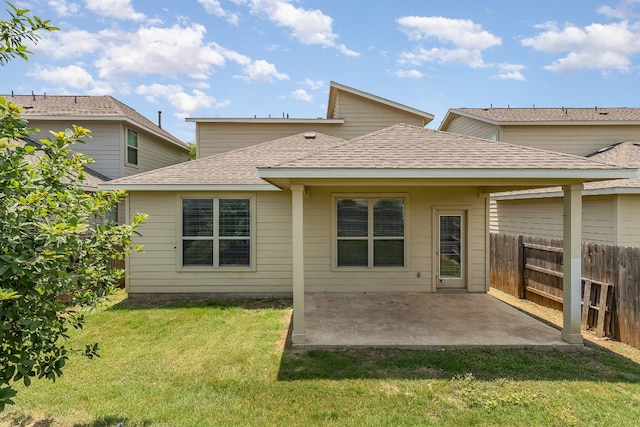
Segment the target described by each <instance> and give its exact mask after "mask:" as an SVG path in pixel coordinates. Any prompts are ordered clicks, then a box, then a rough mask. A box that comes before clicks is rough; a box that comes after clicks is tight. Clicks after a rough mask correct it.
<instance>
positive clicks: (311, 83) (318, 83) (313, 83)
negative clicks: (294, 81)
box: [299, 79, 324, 90]
mask: <svg viewBox="0 0 640 427" xmlns="http://www.w3.org/2000/svg"><path fill="white" fill-rule="evenodd" d="M299 84H301V85H303V86H306V87H308V88H309V89H311V90H318V89H322V88H323V87H324V82H323V81H322V80H311V79H304V80H303V81H301V82H300V83H299Z"/></svg>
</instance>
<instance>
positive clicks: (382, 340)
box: [304, 292, 582, 349]
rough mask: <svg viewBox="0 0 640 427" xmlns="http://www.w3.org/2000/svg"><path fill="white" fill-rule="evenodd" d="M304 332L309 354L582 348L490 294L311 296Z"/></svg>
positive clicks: (328, 294) (313, 294) (344, 294)
mask: <svg viewBox="0 0 640 427" xmlns="http://www.w3.org/2000/svg"><path fill="white" fill-rule="evenodd" d="M305 327H306V343H305V344H304V347H305V348H313V347H321V348H331V347H402V348H429V347H433V348H442V347H536V348H545V349H547V348H563V349H572V348H573V349H576V348H581V347H582V346H581V345H572V344H568V343H566V342H564V341H562V340H561V338H560V331H559V330H557V329H555V328H553V327H551V326H549V325H547V324H545V323H542V322H540V321H539V320H536V319H534V318H533V317H530V316H528V315H527V314H525V313H522V312H521V311H519V310H517V309H515V308H513V307H511V306H510V305H508V304H506V303H504V302H502V301H500V300H498V299H497V298H495V297H493V296H491V295H488V294H468V293H418V292H411V293H309V294H307V295H306V296H305Z"/></svg>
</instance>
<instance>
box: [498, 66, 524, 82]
mask: <svg viewBox="0 0 640 427" xmlns="http://www.w3.org/2000/svg"><path fill="white" fill-rule="evenodd" d="M525 68H526V67H525V66H524V65H520V64H498V69H499V71H498V73H497V74H495V75H494V76H493V78H494V79H498V80H517V81H525V80H527V79H526V78H525V76H524V74H522V70H524V69H525Z"/></svg>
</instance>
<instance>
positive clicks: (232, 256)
mask: <svg viewBox="0 0 640 427" xmlns="http://www.w3.org/2000/svg"><path fill="white" fill-rule="evenodd" d="M250 254H251V245H250V240H248V239H247V240H220V265H221V266H223V265H242V266H249V265H251V264H250V261H251V259H250V257H251V255H250Z"/></svg>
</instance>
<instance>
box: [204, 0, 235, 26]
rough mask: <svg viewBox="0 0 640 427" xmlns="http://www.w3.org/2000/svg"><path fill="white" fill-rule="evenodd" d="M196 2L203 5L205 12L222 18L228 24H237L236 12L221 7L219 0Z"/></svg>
mask: <svg viewBox="0 0 640 427" xmlns="http://www.w3.org/2000/svg"><path fill="white" fill-rule="evenodd" d="M198 2H199V3H200V4H201V5H202V6H203V7H204V10H206V11H207V13H210V14H212V15H214V16H217V17H219V18H224V19H226V20H227V21H228V22H229V23H230V24H233V25H238V21H239V17H238V14H236V13H232V12H229V11H227V10H225V9H223V8H222V6H221V5H220V0H198Z"/></svg>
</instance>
